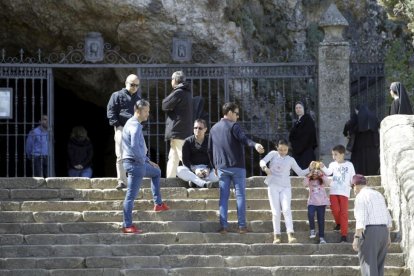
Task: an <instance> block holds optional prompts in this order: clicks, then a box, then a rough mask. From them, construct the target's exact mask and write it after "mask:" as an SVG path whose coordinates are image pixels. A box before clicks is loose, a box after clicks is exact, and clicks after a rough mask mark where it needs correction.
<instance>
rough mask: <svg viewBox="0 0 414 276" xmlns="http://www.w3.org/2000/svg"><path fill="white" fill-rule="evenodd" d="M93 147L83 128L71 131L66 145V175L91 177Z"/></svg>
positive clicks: (79, 127)
mask: <svg viewBox="0 0 414 276" xmlns="http://www.w3.org/2000/svg"><path fill="white" fill-rule="evenodd" d="M92 157H93V147H92V143H91V141H90V140H89V137H88V133H87V131H86V129H85V128H84V127H83V126H76V127H74V128H73V129H72V133H71V135H70V139H69V143H68V167H69V168H68V175H69V176H70V177H92Z"/></svg>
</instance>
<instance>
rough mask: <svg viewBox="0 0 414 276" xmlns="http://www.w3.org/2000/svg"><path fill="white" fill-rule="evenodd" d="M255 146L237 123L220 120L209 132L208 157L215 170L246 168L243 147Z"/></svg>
mask: <svg viewBox="0 0 414 276" xmlns="http://www.w3.org/2000/svg"><path fill="white" fill-rule="evenodd" d="M255 145H256V143H255V142H254V141H252V140H250V139H249V138H247V136H246V134H245V133H244V131H243V130H242V129H241V127H240V125H239V124H238V123H236V122H232V121H230V120H228V119H224V118H222V119H221V120H220V121H219V122H218V123H216V124H215V125H214V126H213V127H212V128H211V130H210V135H209V139H208V155H209V158H210V160H211V163H212V164H213V165H214V168H216V169H223V168H246V164H245V154H244V147H245V146H249V147H254V146H255Z"/></svg>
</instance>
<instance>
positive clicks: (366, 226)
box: [365, 224, 387, 228]
mask: <svg viewBox="0 0 414 276" xmlns="http://www.w3.org/2000/svg"><path fill="white" fill-rule="evenodd" d="M372 226H380V227H387V225H386V224H368V225H365V228H368V227H372Z"/></svg>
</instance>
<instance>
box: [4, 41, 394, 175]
mask: <svg viewBox="0 0 414 276" xmlns="http://www.w3.org/2000/svg"><path fill="white" fill-rule="evenodd" d="M78 48H79V49H81V48H82V45H81V46H79V47H78ZM107 48H108V47H107ZM70 49H71V52H70V53H68V54H62V55H58V54H54V55H49V56H47V57H42V56H41V54H40V53H39V55H38V56H37V57H36V58H24V57H23V53H22V52H21V54H20V57H18V58H6V57H5V54H4V51H3V52H2V58H1V59H0V88H2V87H5V88H12V89H13V92H14V94H13V100H12V101H13V107H14V108H13V117H12V118H10V119H0V176H6V177H15V176H30V175H31V168H30V163H29V162H27V161H26V158H25V139H26V137H27V134H28V132H29V131H30V130H31V129H32V128H34V127H35V126H37V124H38V120H39V119H40V116H41V115H42V114H46V115H48V116H49V126H50V127H49V133H50V138H49V139H50V143H49V144H50V145H52V146H51V149H50V152H49V154H50V157H51V158H50V160H49V170H50V171H49V175H51V176H53V175H54V148H53V145H54V135H53V134H54V129H53V122H54V109H55V108H59V106H56V107H54V101H53V97H54V91H53V87H54V78H53V69H54V68H92V69H93V68H129V69H133V70H136V73H137V75H138V76H139V77H140V78H141V89H142V93H143V96H144V97H145V98H147V99H148V100H149V101H150V103H151V117H150V120H149V121H148V122H147V125H146V140H147V143H148V148H149V149H150V156H151V158H152V159H153V160H154V161H156V162H157V163H159V164H160V166H161V168H165V164H166V161H167V158H168V151H169V148H168V143H167V142H166V141H164V130H165V113H164V112H163V111H162V110H161V102H162V99H163V98H165V97H166V96H167V95H168V94H169V93H170V91H171V75H172V73H173V72H174V71H177V70H183V71H184V72H185V74H186V76H187V78H188V81H189V82H190V85H191V89H192V93H193V96H201V97H203V98H204V100H205V106H204V111H205V112H206V114H207V120H208V124H209V126H210V127H211V126H212V125H214V123H216V122H217V121H219V120H220V118H221V117H222V114H221V106H222V105H223V104H224V103H225V102H228V101H234V102H236V103H237V104H238V105H239V106H240V119H239V122H240V124H241V125H242V126H243V128H244V130H245V131H246V133H247V135H248V136H249V137H250V138H252V139H253V140H255V141H257V142H259V143H262V144H263V145H264V146H265V149H266V152H267V151H270V150H272V149H273V148H274V141H276V140H278V139H280V138H287V137H288V133H289V130H290V128H291V125H292V123H293V120H294V103H295V102H296V101H297V100H301V101H303V102H305V105H306V106H307V112H309V113H310V114H311V115H312V117H313V118H314V119H315V120H316V125H317V126H318V122H317V116H316V114H318V110H316V107H317V106H318V105H317V102H318V100H317V91H318V87H317V65H316V63H314V62H304V63H231V64H137V63H138V61H139V59H138V57H137V58H136V60H135V62H131V61H129V59H128V58H125V57H124V56H121V55H120V54H119V53H118V52H117V51H114V50H112V49H110V47H109V48H108V49H109V50H108V51H107V52H108V55H106V54H105V57H104V58H105V59H104V61H103V63H101V64H99V63H95V64H94V63H88V62H86V61H85V60H84V59H83V58H82V51H81V50H79V49H72V48H70ZM74 57H76V58H74ZM79 57H80V58H79ZM129 57H131V55H129ZM132 57H135V55H132ZM106 59H108V60H106ZM350 79H351V83H350V87H351V91H350V92H351V110H352V109H353V108H354V107H355V106H356V104H358V103H366V104H368V106H369V107H370V109H372V110H373V111H375V112H376V113H377V115H378V117H379V118H380V119H382V118H383V117H384V116H385V114H386V103H385V102H386V101H385V93H384V91H385V90H384V89H385V77H384V67H383V65H382V64H351V78H350ZM261 157H262V156H260V155H259V154H257V153H256V152H254V150H253V149H250V150H247V151H246V163H247V175H248V176H252V175H260V174H261V173H262V172H261V170H260V169H259V166H258V163H259V159H260V158H261ZM97 177H99V176H97Z"/></svg>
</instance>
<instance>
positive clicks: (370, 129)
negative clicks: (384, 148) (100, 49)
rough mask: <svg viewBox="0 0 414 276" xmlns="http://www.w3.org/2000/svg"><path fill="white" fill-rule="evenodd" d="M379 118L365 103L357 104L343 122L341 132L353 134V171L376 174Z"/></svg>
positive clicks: (378, 164) (377, 170)
mask: <svg viewBox="0 0 414 276" xmlns="http://www.w3.org/2000/svg"><path fill="white" fill-rule="evenodd" d="M378 128H379V120H378V118H377V117H376V116H375V114H374V113H373V112H372V111H370V110H369V109H368V107H367V106H366V105H357V106H356V108H355V113H354V114H352V116H351V119H350V120H349V121H348V122H347V123H346V124H345V127H344V131H343V134H344V135H345V136H352V135H354V137H353V139H354V143H353V146H352V149H348V150H350V151H351V152H352V153H351V162H352V164H353V165H354V168H355V172H356V173H357V174H363V175H378V174H379V168H380V159H379V132H378Z"/></svg>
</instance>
